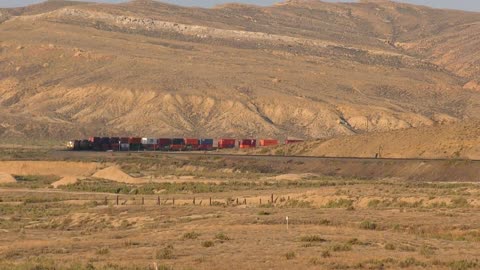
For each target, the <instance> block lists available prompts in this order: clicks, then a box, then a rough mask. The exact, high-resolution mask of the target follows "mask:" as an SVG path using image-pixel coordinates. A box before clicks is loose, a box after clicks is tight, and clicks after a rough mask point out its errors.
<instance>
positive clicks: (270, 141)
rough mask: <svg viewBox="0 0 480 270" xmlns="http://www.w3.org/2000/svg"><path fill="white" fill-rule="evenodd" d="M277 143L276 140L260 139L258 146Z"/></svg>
mask: <svg viewBox="0 0 480 270" xmlns="http://www.w3.org/2000/svg"><path fill="white" fill-rule="evenodd" d="M275 145H278V140H271V139H268V140H260V146H275Z"/></svg>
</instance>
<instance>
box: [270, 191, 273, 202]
mask: <svg viewBox="0 0 480 270" xmlns="http://www.w3.org/2000/svg"><path fill="white" fill-rule="evenodd" d="M270 202H271V203H272V204H273V193H272V200H271V201H270Z"/></svg>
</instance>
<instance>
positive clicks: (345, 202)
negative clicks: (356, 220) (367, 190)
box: [325, 199, 353, 209]
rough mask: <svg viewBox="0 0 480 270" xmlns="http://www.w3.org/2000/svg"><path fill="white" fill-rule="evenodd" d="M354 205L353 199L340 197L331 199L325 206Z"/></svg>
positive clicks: (342, 206)
mask: <svg viewBox="0 0 480 270" xmlns="http://www.w3.org/2000/svg"><path fill="white" fill-rule="evenodd" d="M352 207H353V200H347V199H338V200H332V201H329V202H328V203H327V204H326V205H325V208H347V209H349V208H352Z"/></svg>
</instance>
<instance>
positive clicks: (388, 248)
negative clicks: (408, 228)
mask: <svg viewBox="0 0 480 270" xmlns="http://www.w3.org/2000/svg"><path fill="white" fill-rule="evenodd" d="M385 249H386V250H395V249H397V248H396V247H395V245H394V244H392V243H388V244H386V245H385Z"/></svg>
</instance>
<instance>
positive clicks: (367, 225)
mask: <svg viewBox="0 0 480 270" xmlns="http://www.w3.org/2000/svg"><path fill="white" fill-rule="evenodd" d="M377 228H378V225H377V224H376V223H375V222H372V221H368V220H364V221H362V223H360V229H364V230H376V229H377Z"/></svg>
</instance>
